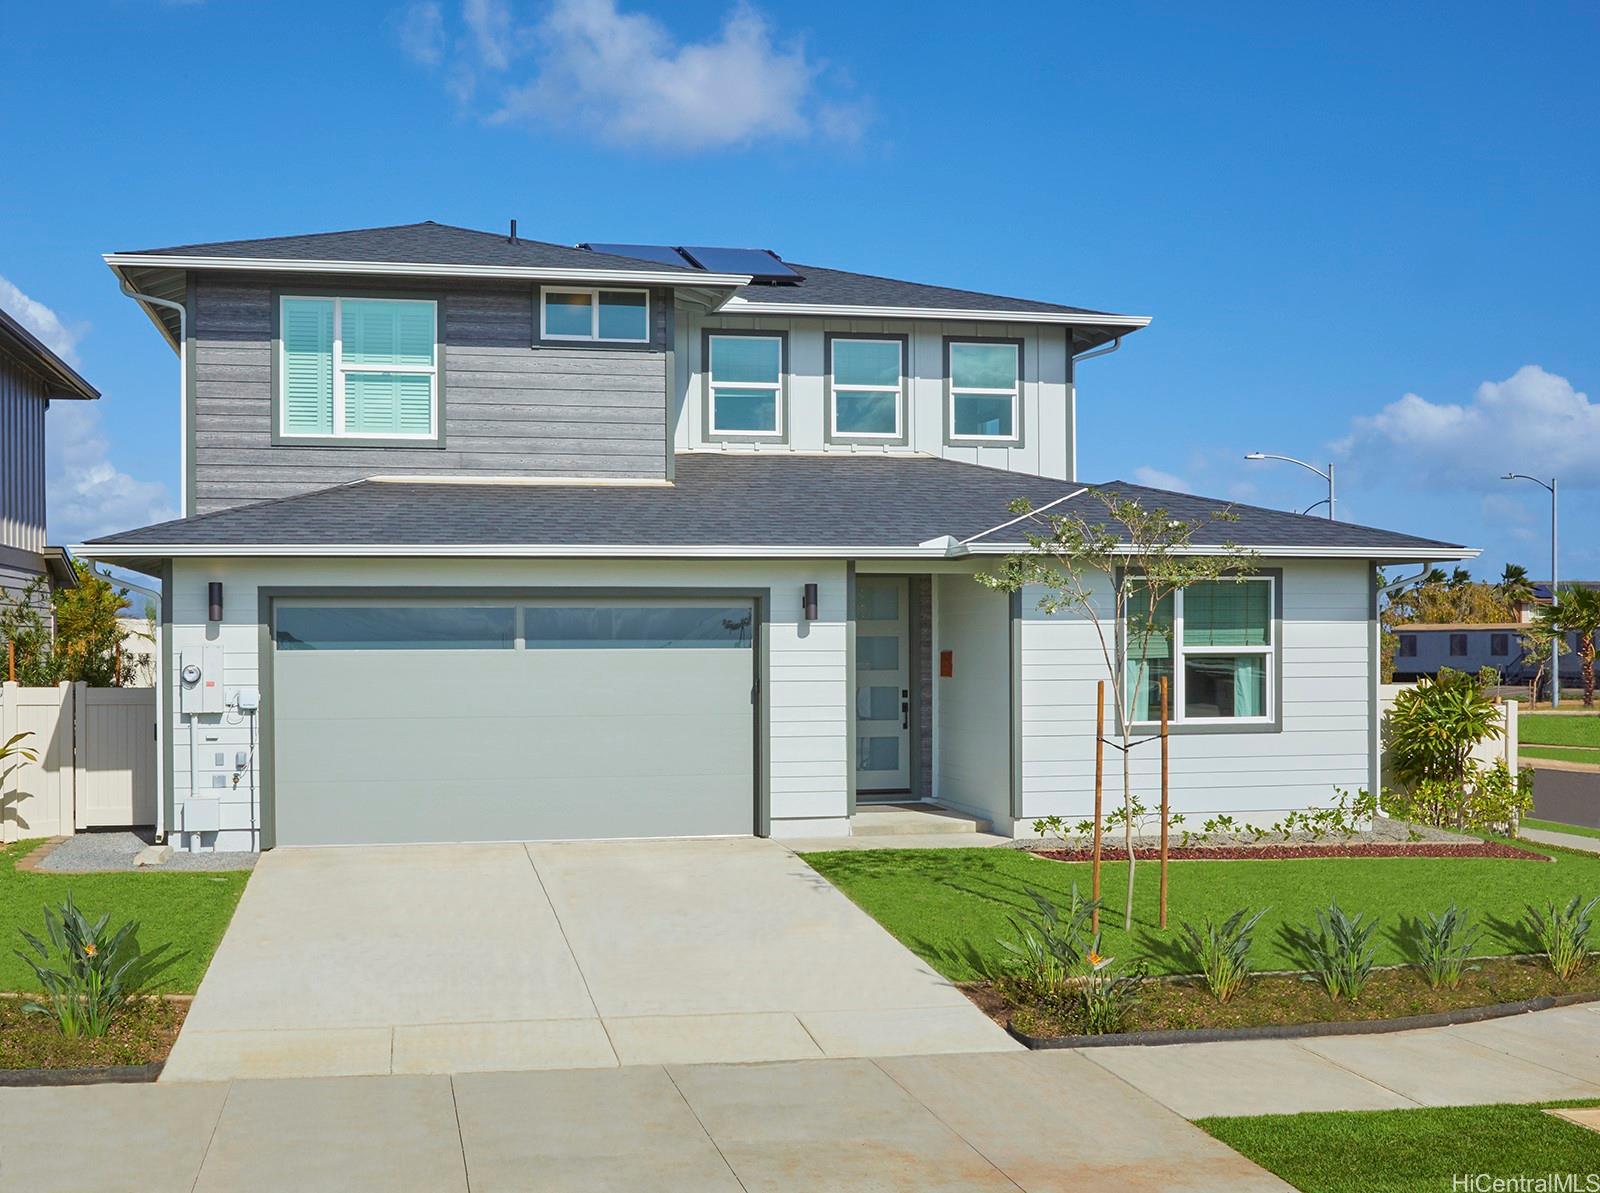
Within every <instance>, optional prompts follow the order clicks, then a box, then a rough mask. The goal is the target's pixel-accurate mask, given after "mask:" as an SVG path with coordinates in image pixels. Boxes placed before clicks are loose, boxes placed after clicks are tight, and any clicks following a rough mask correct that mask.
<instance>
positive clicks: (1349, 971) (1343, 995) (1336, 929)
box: [1300, 900, 1378, 1000]
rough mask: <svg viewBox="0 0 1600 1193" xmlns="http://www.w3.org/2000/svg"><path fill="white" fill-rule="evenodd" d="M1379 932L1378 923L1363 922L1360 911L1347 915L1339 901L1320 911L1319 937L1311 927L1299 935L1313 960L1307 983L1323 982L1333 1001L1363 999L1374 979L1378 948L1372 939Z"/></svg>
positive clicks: (1373, 921)
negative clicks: (1372, 977)
mask: <svg viewBox="0 0 1600 1193" xmlns="http://www.w3.org/2000/svg"><path fill="white" fill-rule="evenodd" d="M1377 929H1378V921H1377V920H1375V919H1374V920H1369V921H1366V922H1363V917H1362V915H1361V913H1360V912H1357V913H1356V914H1355V915H1353V916H1352V915H1347V914H1346V913H1345V912H1344V910H1343V909H1342V908H1341V907H1340V906H1339V903H1338V900H1334V903H1333V905H1332V906H1331V907H1330V908H1329V909H1328V910H1327V911H1319V912H1317V932H1316V934H1315V935H1313V934H1312V932H1311V931H1310V929H1309V928H1308V929H1304V930H1302V932H1301V934H1300V935H1301V938H1302V940H1303V941H1304V944H1305V948H1306V952H1307V954H1308V955H1309V957H1310V961H1311V965H1310V969H1311V973H1310V974H1308V975H1307V976H1306V980H1307V981H1316V982H1321V983H1322V988H1323V989H1324V990H1326V991H1327V992H1328V997H1330V998H1334V999H1351V1000H1354V999H1357V998H1360V997H1361V991H1362V990H1363V989H1365V988H1366V985H1367V979H1368V978H1369V977H1371V976H1372V958H1373V954H1374V953H1375V952H1376V949H1377V946H1376V945H1375V944H1374V943H1373V941H1372V937H1373V934H1374V933H1375V932H1376V931H1377Z"/></svg>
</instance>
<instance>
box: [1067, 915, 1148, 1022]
mask: <svg viewBox="0 0 1600 1193" xmlns="http://www.w3.org/2000/svg"><path fill="white" fill-rule="evenodd" d="M1095 943H1096V945H1097V946H1098V944H1099V940H1098V938H1096V942H1095ZM1084 961H1085V963H1086V964H1087V965H1088V967H1089V970H1088V972H1087V973H1086V974H1084V975H1083V977H1082V978H1081V979H1079V981H1078V983H1077V985H1076V986H1075V988H1074V993H1075V994H1076V995H1077V1004H1078V1005H1077V1011H1078V1014H1079V1016H1080V1017H1081V1020H1082V1023H1083V1030H1084V1034H1085V1035H1091V1036H1099V1035H1109V1034H1111V1033H1114V1032H1119V1031H1123V1030H1125V1029H1126V1028H1127V1026H1128V1016H1129V1015H1130V1014H1132V1012H1133V1008H1134V1007H1135V1006H1136V1005H1138V1002H1139V996H1140V994H1141V993H1142V992H1143V990H1144V981H1145V976H1146V966H1145V965H1144V963H1143V962H1140V963H1138V964H1136V965H1134V966H1133V967H1132V968H1131V969H1130V970H1128V972H1127V973H1118V972H1116V969H1115V964H1116V963H1115V960H1114V959H1113V958H1111V957H1102V956H1101V955H1100V953H1099V951H1098V947H1097V948H1096V950H1095V951H1092V952H1090V953H1089V954H1087V956H1085V958H1084Z"/></svg>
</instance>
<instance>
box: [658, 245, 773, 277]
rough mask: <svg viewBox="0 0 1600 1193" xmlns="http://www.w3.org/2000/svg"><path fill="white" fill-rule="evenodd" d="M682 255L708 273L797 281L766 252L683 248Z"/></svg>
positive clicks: (757, 250) (707, 247) (698, 247)
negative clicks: (738, 274) (737, 274)
mask: <svg viewBox="0 0 1600 1193" xmlns="http://www.w3.org/2000/svg"><path fill="white" fill-rule="evenodd" d="M682 251H683V253H684V254H685V255H686V256H688V257H689V258H690V259H691V260H692V261H693V262H694V263H695V264H696V265H698V266H700V268H702V269H707V270H710V271H711V272H712V273H747V274H749V275H750V276H751V277H752V278H754V279H755V280H756V281H758V282H798V281H800V280H801V277H800V275H799V274H797V273H796V272H795V271H794V270H792V269H790V268H789V267H788V266H787V265H785V264H784V263H783V262H782V261H780V260H779V259H778V255H777V254H776V253H774V252H771V251H769V250H767V249H726V248H715V247H712V246H709V245H692V244H691V245H685V246H684V248H683V250H682Z"/></svg>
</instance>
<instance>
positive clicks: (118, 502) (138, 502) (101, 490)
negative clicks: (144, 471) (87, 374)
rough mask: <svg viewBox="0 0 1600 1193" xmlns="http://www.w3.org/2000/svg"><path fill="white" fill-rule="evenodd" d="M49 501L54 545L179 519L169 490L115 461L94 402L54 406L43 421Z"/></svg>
mask: <svg viewBox="0 0 1600 1193" xmlns="http://www.w3.org/2000/svg"><path fill="white" fill-rule="evenodd" d="M45 456H46V459H45V485H46V494H45V499H46V502H47V503H48V510H49V519H50V541H51V542H53V543H62V544H70V543H77V542H82V541H83V540H84V539H86V538H93V537H94V536H95V535H99V534H110V533H112V532H113V531H118V530H129V529H132V528H133V527H135V526H145V525H148V524H149V523H151V522H162V521H165V520H166V519H168V518H175V517H177V516H178V515H177V511H176V510H175V509H174V508H173V503H172V498H171V495H170V494H169V493H168V492H167V486H166V485H164V484H162V483H161V482H160V481H141V480H136V479H134V478H133V477H131V476H129V475H128V474H127V473H126V472H123V471H122V470H121V469H119V468H118V467H117V466H116V465H115V464H114V463H112V460H111V441H110V439H109V438H108V437H107V436H106V433H105V430H104V428H103V427H102V426H101V422H100V411H99V410H98V409H96V406H95V403H93V402H52V403H51V404H50V413H49V414H48V415H47V416H46V420H45Z"/></svg>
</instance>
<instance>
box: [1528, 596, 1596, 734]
mask: <svg viewBox="0 0 1600 1193" xmlns="http://www.w3.org/2000/svg"><path fill="white" fill-rule="evenodd" d="M1560 597H1561V603H1560V604H1559V605H1556V606H1554V607H1552V606H1550V605H1541V606H1539V608H1538V609H1536V610H1534V620H1535V623H1536V624H1537V625H1539V626H1540V627H1541V628H1542V629H1545V630H1550V631H1554V632H1556V633H1559V634H1576V635H1577V636H1578V660H1579V662H1580V663H1581V665H1582V669H1583V706H1584V707H1585V708H1593V707H1594V653H1595V635H1596V634H1600V589H1594V588H1580V587H1579V586H1577V585H1575V584H1567V585H1562V587H1561V592H1560ZM1555 682H1557V683H1559V682H1561V677H1560V676H1559V675H1557V676H1556V680H1555Z"/></svg>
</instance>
